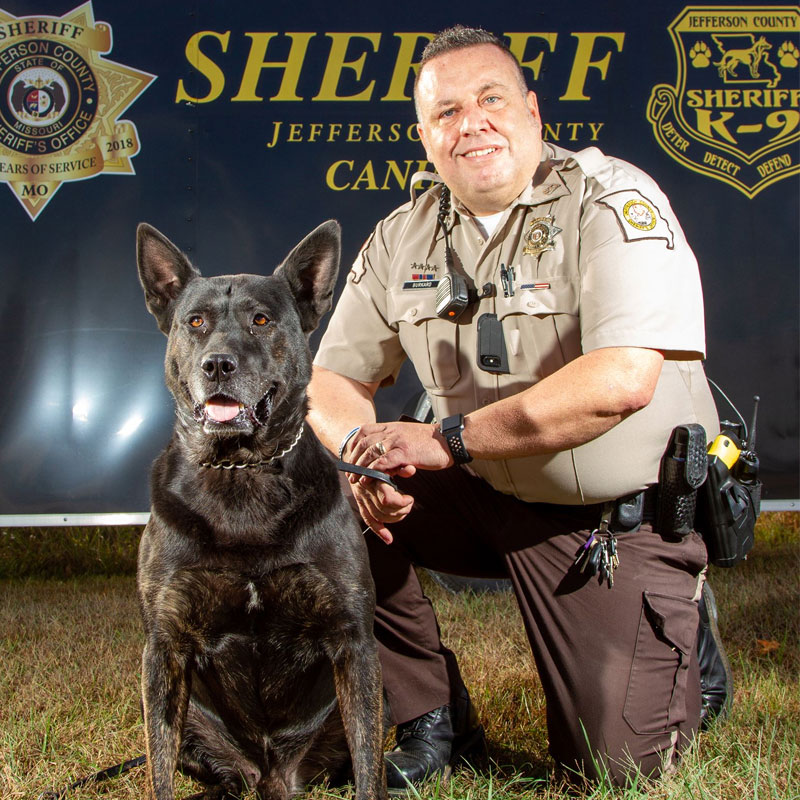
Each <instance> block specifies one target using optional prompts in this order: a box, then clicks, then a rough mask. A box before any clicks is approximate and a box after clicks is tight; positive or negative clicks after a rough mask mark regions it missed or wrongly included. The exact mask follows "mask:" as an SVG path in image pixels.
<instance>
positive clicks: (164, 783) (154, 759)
mask: <svg viewBox="0 0 800 800" xmlns="http://www.w3.org/2000/svg"><path fill="white" fill-rule="evenodd" d="M187 663H188V659H187V656H186V655H185V654H184V653H180V654H179V652H178V650H177V648H176V647H174V646H173V644H172V643H170V642H165V641H163V640H161V641H159V640H157V639H156V637H155V636H152V635H151V636H149V637H148V641H147V643H146V644H145V647H144V652H143V653H142V708H143V712H144V737H145V751H146V753H147V789H148V792H149V796H150V797H151V798H153V800H174V797H175V770H176V768H177V764H178V748H179V747H180V741H181V734H182V731H183V723H184V720H185V719H186V710H187V708H188V705H189V689H190V687H189V680H188V676H187Z"/></svg>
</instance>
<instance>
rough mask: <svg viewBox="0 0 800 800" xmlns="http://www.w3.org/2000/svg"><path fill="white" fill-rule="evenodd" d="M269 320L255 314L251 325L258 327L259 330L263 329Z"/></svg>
mask: <svg viewBox="0 0 800 800" xmlns="http://www.w3.org/2000/svg"><path fill="white" fill-rule="evenodd" d="M268 322H269V320H268V319H267V318H266V317H265V316H264V315H263V314H256V315H255V316H254V317H253V325H258V327H259V328H261V327H263V326H264V325H266V324H267V323H268Z"/></svg>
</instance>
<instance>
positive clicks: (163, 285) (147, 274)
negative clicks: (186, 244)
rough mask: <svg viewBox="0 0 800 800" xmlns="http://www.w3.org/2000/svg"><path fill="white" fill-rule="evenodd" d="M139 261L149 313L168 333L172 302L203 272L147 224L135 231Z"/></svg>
mask: <svg viewBox="0 0 800 800" xmlns="http://www.w3.org/2000/svg"><path fill="white" fill-rule="evenodd" d="M136 261H137V264H138V266H139V281H140V283H141V284H142V288H143V289H144V299H145V302H146V303H147V310H148V311H149V312H150V313H151V314H152V315H153V316H154V317H155V318H156V320H157V322H158V327H159V328H160V329H161V330H162V331H163V332H164V333H168V332H169V327H170V323H171V317H172V301H173V300H175V298H176V297H177V296H178V295H179V294H180V293H181V292H182V291H183V290H184V289H185V288H186V285H187V284H188V283H189V281H191V280H193V279H194V278H198V277H200V273H199V272H198V271H197V270H196V269H195V268H194V267H193V266H192V265H191V264H190V263H189V259H188V258H186V256H185V255H184V254H183V253H182V252H181V251H180V250H179V249H178V248H177V247H176V246H175V245H174V244H173V243H172V242H171V241H170V240H169V239H167V237H166V236H164V234H163V233H159V231H157V230H156V229H155V228H154V227H152V225H148V224H147V223H146V222H142V223H140V224H139V227H138V228H137V229H136Z"/></svg>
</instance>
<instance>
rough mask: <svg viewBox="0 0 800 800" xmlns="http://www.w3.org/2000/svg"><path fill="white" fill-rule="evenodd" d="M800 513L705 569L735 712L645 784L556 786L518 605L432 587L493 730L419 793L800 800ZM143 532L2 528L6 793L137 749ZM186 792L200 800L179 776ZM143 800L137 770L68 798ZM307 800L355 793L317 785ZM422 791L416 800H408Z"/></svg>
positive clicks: (770, 520)
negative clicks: (471, 756) (477, 753)
mask: <svg viewBox="0 0 800 800" xmlns="http://www.w3.org/2000/svg"><path fill="white" fill-rule="evenodd" d="M799 523H800V515H798V514H797V513H793V514H792V513H785V514H765V515H764V516H763V517H762V520H761V521H760V523H759V529H758V534H757V543H756V547H755V548H754V551H753V553H752V555H751V557H750V558H749V559H748V561H747V562H746V563H745V564H743V565H741V566H739V567H737V568H735V569H732V570H718V569H714V568H712V570H711V581H712V584H713V587H714V591H715V593H716V596H717V602H718V605H719V607H720V617H721V618H720V628H721V631H722V635H723V638H724V640H725V643H726V647H727V651H728V655H729V658H730V660H731V664H732V667H733V671H734V678H735V681H736V701H735V704H734V709H733V713H732V714H731V717H730V719H729V720H727V721H726V722H725V723H724V724H721V725H718V726H716V727H715V728H714V729H713V730H711V731H710V732H709V733H706V734H704V735H702V736H701V737H700V738H699V740H698V742H697V745H696V746H695V748H693V750H692V751H691V753H690V754H689V755H688V757H687V758H685V759H684V761H683V763H682V764H681V766H680V768H679V770H678V772H677V773H676V774H674V775H671V776H669V777H668V778H666V779H664V780H663V781H661V782H660V783H658V784H656V785H651V786H640V787H633V788H630V789H628V790H625V791H622V790H617V791H613V790H611V789H608V788H606V787H602V786H599V787H595V788H593V789H590V790H586V791H585V792H584V793H582V794H581V793H580V792H579V793H577V794H576V793H575V792H574V791H573V792H572V793H570V792H569V791H568V789H567V787H565V786H563V785H562V784H560V783H559V781H558V779H556V778H555V777H553V774H552V769H551V768H552V762H551V761H550V758H549V756H548V754H547V739H546V731H545V723H544V713H545V709H544V700H543V696H542V692H541V688H540V686H539V683H538V680H537V678H536V674H535V670H534V668H533V665H532V659H531V655H530V651H529V649H528V645H527V641H526V639H525V635H524V632H523V631H522V625H521V621H520V618H519V614H518V612H517V610H516V606H515V604H514V601H513V598H512V597H511V596H509V595H506V594H501V595H482V596H476V595H473V594H462V595H457V596H454V595H449V594H446V593H445V592H444V591H443V590H441V589H440V588H439V587H438V586H435V585H434V584H433V583H430V584H429V586H428V590H429V594H430V595H431V597H432V599H433V601H434V603H435V605H436V607H437V610H438V613H439V618H440V622H441V627H442V631H443V635H444V637H445V639H446V640H447V642H448V644H449V645H450V646H451V647H452V648H453V649H454V650H455V651H456V652H457V653H458V654H459V657H460V662H461V666H462V671H463V674H464V677H465V679H466V681H467V683H468V686H469V688H470V691H471V694H472V697H473V700H474V701H475V702H476V704H477V706H478V708H479V710H480V713H481V717H482V719H483V721H484V723H485V726H486V729H487V734H488V737H489V755H490V759H491V760H490V761H489V762H488V763H486V764H481V765H477V766H476V767H475V769H467V768H464V769H460V770H458V771H457V772H456V774H455V775H454V776H453V778H452V779H451V780H450V782H449V783H447V784H445V785H440V784H438V783H435V782H434V783H430V784H428V785H426V786H425V787H423V789H422V790H420V792H419V797H420V798H425V799H426V800H473V799H474V800H511V799H512V798H513V799H514V800H518V799H519V800H533V799H534V798H536V800H555V799H556V798H567V797H572V798H575V797H577V798H583V800H589V799H590V798H591V800H595V799H597V800H599V799H600V798H621V799H622V798H624V799H625V800H627V799H628V798H644V797H647V798H654V799H655V800H668V799H669V800H672V799H673V798H685V799H686V800H690V799H692V800H694V799H695V798H698V799H699V798H709V799H711V798H713V799H714V800H716V799H717V798H721V799H722V800H727V799H728V798H730V800H745V798H752V800H791V798H800V745H799V744H798V742H800V686H799V685H798V683H799V681H798V674H799V673H800V644H799V643H798V629H799V628H800V625H798V622H799V621H800V620H799V618H798V614H799V613H800V612H799V611H798V609H800V604H798V599H800V578H799V577H798V576H799V575H800V571H799V570H798V567H800V524H799ZM139 533H140V529H139V528H125V529H84V528H81V529H61V528H57V529H49V530H38V529H24V530H23V529H8V530H2V529H0V797H2V798H4V800H6V799H7V800H12V798H25V799H26V800H28V798H36V797H38V795H39V794H40V793H41V792H43V791H46V790H49V789H52V788H55V787H62V786H64V785H66V784H68V783H70V782H72V781H74V780H76V779H77V778H80V777H82V776H84V775H87V774H89V773H92V772H95V771H97V770H99V769H102V768H104V767H107V766H109V765H111V764H116V763H119V762H121V761H124V760H125V759H127V758H130V757H133V756H136V755H139V754H140V753H141V752H142V751H143V742H142V728H141V721H140V716H139V700H138V680H139V671H140V665H139V658H140V653H141V645H142V635H141V626H140V622H139V612H138V608H137V604H136V596H135V579H134V571H135V551H136V545H137V542H138V536H139ZM178 786H179V791H178V797H186V796H187V795H189V794H192V793H193V792H198V791H200V788H201V787H200V786H198V785H197V784H194V783H193V782H191V781H189V780H187V779H184V778H180V779H179V781H178ZM70 796H71V797H73V798H76V800H85V799H87V798H97V799H98V800H99V799H100V798H105V799H106V800H108V798H119V799H120V800H134V798H136V799H137V800H138V798H141V797H143V796H144V780H143V771H142V770H141V769H135V770H133V771H131V772H130V773H128V774H127V775H124V776H122V777H120V778H118V779H115V780H113V781H111V782H109V783H106V784H101V785H98V786H93V787H86V788H84V789H81V790H78V791H76V792H74V793H73V794H72V795H70ZM309 797H310V798H313V800H323V798H348V797H350V794H349V793H348V792H347V791H346V790H345V791H332V790H328V789H326V788H325V787H317V788H315V789H314V790H313V791H312V792H311V793H310V794H309ZM412 797H413V795H412Z"/></svg>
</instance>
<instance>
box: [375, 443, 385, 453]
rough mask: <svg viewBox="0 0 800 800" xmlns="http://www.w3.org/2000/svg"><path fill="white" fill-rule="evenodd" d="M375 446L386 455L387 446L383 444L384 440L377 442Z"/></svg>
mask: <svg viewBox="0 0 800 800" xmlns="http://www.w3.org/2000/svg"><path fill="white" fill-rule="evenodd" d="M375 448H376V450H377V451H378V452H379V453H380V454H381V455H382V456H385V455H386V448H385V447H384V446H383V442H376V443H375Z"/></svg>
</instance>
